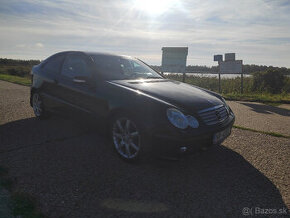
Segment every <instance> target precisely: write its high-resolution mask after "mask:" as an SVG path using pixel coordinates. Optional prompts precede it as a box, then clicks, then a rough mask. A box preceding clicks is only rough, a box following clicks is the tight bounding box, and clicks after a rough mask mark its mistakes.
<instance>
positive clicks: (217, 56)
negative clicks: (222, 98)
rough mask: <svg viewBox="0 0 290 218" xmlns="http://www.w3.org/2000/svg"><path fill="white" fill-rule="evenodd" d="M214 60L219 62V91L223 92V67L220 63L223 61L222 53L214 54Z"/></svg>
mask: <svg viewBox="0 0 290 218" xmlns="http://www.w3.org/2000/svg"><path fill="white" fill-rule="evenodd" d="M213 60H214V61H217V62H218V73H219V93H221V69H220V63H221V62H222V61H223V56H222V55H214V56H213Z"/></svg>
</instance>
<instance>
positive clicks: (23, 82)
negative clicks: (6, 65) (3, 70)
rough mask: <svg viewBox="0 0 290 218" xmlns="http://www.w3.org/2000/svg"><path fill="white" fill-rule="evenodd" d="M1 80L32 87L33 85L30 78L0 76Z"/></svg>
mask: <svg viewBox="0 0 290 218" xmlns="http://www.w3.org/2000/svg"><path fill="white" fill-rule="evenodd" d="M0 80H4V81H8V82H12V83H16V84H20V85H25V86H30V85H31V79H30V78H28V77H20V76H13V75H8V74H0Z"/></svg>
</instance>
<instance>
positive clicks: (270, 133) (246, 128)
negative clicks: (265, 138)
mask: <svg viewBox="0 0 290 218" xmlns="http://www.w3.org/2000/svg"><path fill="white" fill-rule="evenodd" d="M233 127H234V128H236V129H241V130H248V131H251V132H258V133H262V134H265V135H271V136H274V137H280V138H290V136H287V135H283V134H280V133H276V132H267V131H261V130H256V129H251V128H248V127H243V126H237V125H234V126H233Z"/></svg>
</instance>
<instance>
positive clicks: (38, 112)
mask: <svg viewBox="0 0 290 218" xmlns="http://www.w3.org/2000/svg"><path fill="white" fill-rule="evenodd" d="M32 108H33V111H34V114H35V116H36V117H37V118H40V119H44V118H46V117H47V113H46V111H45V109H44V106H43V102H42V100H41V97H40V95H39V93H38V92H34V93H33V95H32Z"/></svg>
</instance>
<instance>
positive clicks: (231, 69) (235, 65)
mask: <svg viewBox="0 0 290 218" xmlns="http://www.w3.org/2000/svg"><path fill="white" fill-rule="evenodd" d="M219 67H220V73H222V74H231V73H242V72H243V61H242V60H236V61H222V62H220V63H219Z"/></svg>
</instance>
